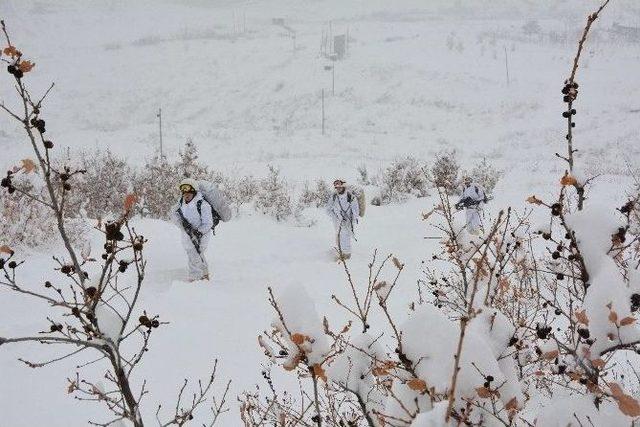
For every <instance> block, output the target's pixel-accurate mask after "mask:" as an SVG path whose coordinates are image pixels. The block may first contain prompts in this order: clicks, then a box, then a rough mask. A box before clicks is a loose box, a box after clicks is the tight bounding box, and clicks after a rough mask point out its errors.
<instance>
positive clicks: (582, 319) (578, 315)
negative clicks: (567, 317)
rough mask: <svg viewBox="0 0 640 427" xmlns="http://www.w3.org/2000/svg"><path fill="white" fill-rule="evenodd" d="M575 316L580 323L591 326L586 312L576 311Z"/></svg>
mask: <svg viewBox="0 0 640 427" xmlns="http://www.w3.org/2000/svg"><path fill="white" fill-rule="evenodd" d="M575 314H576V319H577V320H578V322H579V323H582V324H583V325H587V326H589V318H588V317H587V312H586V310H582V311H576V313H575Z"/></svg>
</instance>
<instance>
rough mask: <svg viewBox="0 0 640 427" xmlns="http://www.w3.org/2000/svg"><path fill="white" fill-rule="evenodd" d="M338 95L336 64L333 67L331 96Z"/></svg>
mask: <svg viewBox="0 0 640 427" xmlns="http://www.w3.org/2000/svg"><path fill="white" fill-rule="evenodd" d="M335 94H336V63H335V62H334V63H333V65H332V66H331V96H334V95H335Z"/></svg>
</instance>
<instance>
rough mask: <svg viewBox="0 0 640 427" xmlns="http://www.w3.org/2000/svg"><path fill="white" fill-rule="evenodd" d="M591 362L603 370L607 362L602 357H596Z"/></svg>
mask: <svg viewBox="0 0 640 427" xmlns="http://www.w3.org/2000/svg"><path fill="white" fill-rule="evenodd" d="M591 364H592V365H593V366H594V367H596V368H598V369H600V370H603V369H604V367H605V365H606V362H605V361H604V360H602V359H595V360H592V361H591Z"/></svg>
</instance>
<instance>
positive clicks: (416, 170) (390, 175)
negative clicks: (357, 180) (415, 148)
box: [377, 156, 428, 203]
mask: <svg viewBox="0 0 640 427" xmlns="http://www.w3.org/2000/svg"><path fill="white" fill-rule="evenodd" d="M377 182H378V185H379V187H380V198H381V201H382V203H391V202H397V201H402V200H404V199H406V198H407V197H408V196H409V195H414V196H416V197H425V196H427V195H428V191H427V187H428V180H427V177H426V175H425V167H424V165H422V164H421V163H420V162H419V161H418V160H417V159H415V158H414V157H411V156H408V157H405V158H403V159H398V160H395V161H394V162H393V163H391V165H390V166H389V167H387V168H386V169H385V170H384V171H383V172H382V174H381V175H380V176H379V177H378V178H377Z"/></svg>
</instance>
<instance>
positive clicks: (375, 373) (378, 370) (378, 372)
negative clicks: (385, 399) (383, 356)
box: [371, 366, 389, 377]
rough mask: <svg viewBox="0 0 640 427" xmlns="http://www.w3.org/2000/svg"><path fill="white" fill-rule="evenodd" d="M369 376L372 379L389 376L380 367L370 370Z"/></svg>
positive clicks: (387, 372)
mask: <svg viewBox="0 0 640 427" xmlns="http://www.w3.org/2000/svg"><path fill="white" fill-rule="evenodd" d="M371 374H372V375H373V376H374V377H382V376H385V375H389V371H387V370H386V369H384V368H383V367H381V366H376V367H375V368H373V369H372V370H371Z"/></svg>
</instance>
